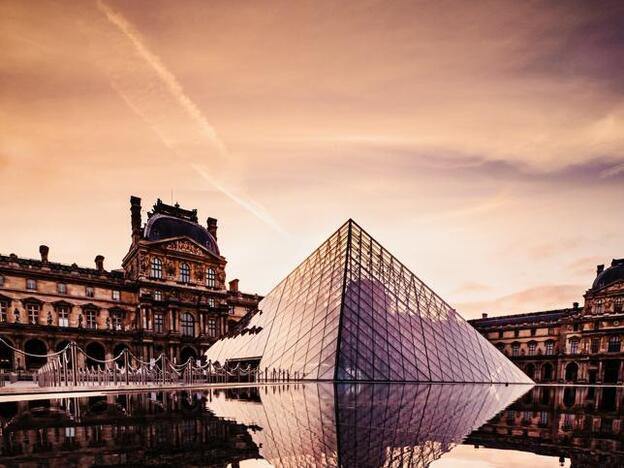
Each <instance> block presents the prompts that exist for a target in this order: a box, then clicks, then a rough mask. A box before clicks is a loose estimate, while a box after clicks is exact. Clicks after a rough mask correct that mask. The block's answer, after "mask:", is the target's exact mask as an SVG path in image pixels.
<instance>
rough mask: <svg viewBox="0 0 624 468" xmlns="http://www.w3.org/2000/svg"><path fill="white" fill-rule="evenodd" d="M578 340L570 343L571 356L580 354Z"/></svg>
mask: <svg viewBox="0 0 624 468" xmlns="http://www.w3.org/2000/svg"><path fill="white" fill-rule="evenodd" d="M578 345H579V342H578V340H572V341H570V354H578Z"/></svg>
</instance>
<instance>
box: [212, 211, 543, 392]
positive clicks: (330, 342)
mask: <svg viewBox="0 0 624 468" xmlns="http://www.w3.org/2000/svg"><path fill="white" fill-rule="evenodd" d="M207 358H208V359H210V360H212V361H219V362H221V363H224V362H231V363H233V362H237V361H255V362H256V363H258V364H259V366H260V369H261V370H262V371H268V372H269V375H270V373H271V372H273V371H276V372H278V371H281V372H282V375H288V377H289V378H291V379H311V380H314V379H320V380H344V381H350V380H357V381H414V382H488V383H490V382H495V383H496V382H510V383H531V382H532V381H531V380H530V379H529V378H528V377H527V376H526V375H525V374H524V373H523V372H522V371H521V370H520V369H519V368H518V367H516V366H515V365H514V364H513V363H512V362H511V361H509V360H508V359H507V358H506V357H505V356H504V355H503V354H501V353H500V351H499V350H497V349H496V348H495V347H494V346H492V345H491V344H490V343H489V342H488V341H487V340H486V339H485V338H484V337H482V336H481V335H480V334H479V333H478V332H477V331H476V330H475V329H474V328H473V327H472V326H470V325H469V324H468V323H467V322H466V321H464V320H463V318H462V317H461V316H460V315H459V314H458V313H457V312H456V311H455V310H454V309H453V308H452V307H450V306H449V305H448V304H447V303H446V302H445V301H444V300H442V299H441V298H440V297H439V296H438V295H437V294H435V293H434V292H433V291H432V290H431V289H429V288H428V287H427V286H426V285H425V284H424V283H423V282H422V281H421V280H420V279H418V278H417V277H416V276H415V275H414V274H413V273H412V272H410V271H409V269H407V268H406V267H405V266H404V265H403V264H402V263H401V262H400V261H398V260H397V259H396V258H395V257H393V256H392V255H391V254H390V253H389V252H388V251H387V250H385V249H384V248H383V247H382V246H381V245H380V244H379V243H378V242H377V241H375V240H374V239H373V238H372V237H371V236H370V235H369V234H368V233H366V232H365V231H364V230H363V229H362V228H361V227H360V226H358V225H357V224H356V223H355V222H354V221H352V220H349V221H348V222H347V223H345V224H344V225H343V226H342V227H341V228H340V229H338V231H336V232H335V233H334V234H333V235H332V236H331V237H330V238H329V239H328V240H327V241H325V242H324V243H323V244H322V245H321V246H320V247H319V248H318V249H317V250H315V251H314V252H313V253H312V254H311V255H310V256H309V257H308V258H307V259H306V260H305V261H304V262H303V263H301V264H300V265H299V266H298V267H297V268H295V270H294V271H293V272H292V273H291V274H290V275H288V276H287V277H286V278H285V279H284V280H283V281H282V282H281V283H279V284H278V285H277V287H276V288H275V289H273V290H272V291H271V292H270V293H269V294H268V295H267V296H266V297H265V298H264V299H263V300H262V301H261V302H260V305H259V308H258V311H257V312H255V314H253V315H252V316H250V317H248V318H247V319H246V321H245V322H244V323H241V325H240V326H239V327H238V328H237V329H236V330H235V331H234V332H233V333H232V334H231V336H227V337H225V338H223V339H221V340H219V341H218V342H217V343H215V345H213V346H212V347H211V348H210V349H209V350H208V352H207Z"/></svg>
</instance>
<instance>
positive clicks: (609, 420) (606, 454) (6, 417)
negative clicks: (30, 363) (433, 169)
mask: <svg viewBox="0 0 624 468" xmlns="http://www.w3.org/2000/svg"><path fill="white" fill-rule="evenodd" d="M623 391H624V390H623V389H622V388H615V387H533V388H531V387H527V386H504V385H459V384H457V385H456V384H449V385H414V384H389V385H385V384H335V385H334V384H331V383H298V384H288V385H286V384H285V385H266V386H259V387H244V388H227V389H205V390H193V391H169V392H157V391H154V392H147V393H145V392H135V393H118V394H110V393H109V394H94V395H90V396H81V397H73V398H50V399H34V400H33V399H31V400H30V401H29V400H26V399H24V400H22V401H7V402H2V403H0V425H1V432H0V441H1V443H0V466H11V467H12V466H15V467H31V466H50V467H55V466H63V467H68V466H94V465H95V466H111V465H125V466H141V465H151V466H157V465H160V466H173V465H177V466H218V467H228V466H231V467H250V466H285V467H303V466H348V467H351V466H353V467H369V466H370V467H375V466H397V467H398V466H416V467H421V466H432V467H436V468H441V467H481V466H483V467H521V466H531V467H532V468H537V467H542V466H544V467H558V466H565V467H580V466H592V467H598V466H600V467H605V466H606V467H610V466H613V467H615V466H618V467H619V466H624V452H623V450H622V442H623V438H624V430H623V429H624V428H622V403H623V399H624V393H623Z"/></svg>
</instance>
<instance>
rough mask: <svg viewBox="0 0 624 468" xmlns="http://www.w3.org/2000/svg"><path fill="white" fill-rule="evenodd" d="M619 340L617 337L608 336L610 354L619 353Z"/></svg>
mask: <svg viewBox="0 0 624 468" xmlns="http://www.w3.org/2000/svg"><path fill="white" fill-rule="evenodd" d="M621 344H622V342H621V340H620V337H619V336H610V337H609V352H610V353H619V352H620V347H621Z"/></svg>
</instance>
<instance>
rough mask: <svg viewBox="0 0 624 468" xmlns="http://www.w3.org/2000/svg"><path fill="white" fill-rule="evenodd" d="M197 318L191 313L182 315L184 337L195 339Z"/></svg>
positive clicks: (181, 329)
mask: <svg viewBox="0 0 624 468" xmlns="http://www.w3.org/2000/svg"><path fill="white" fill-rule="evenodd" d="M195 323H196V320H195V317H194V316H193V314H191V313H189V312H182V313H181V314H180V334H181V335H182V336H188V337H195V336H196V335H195Z"/></svg>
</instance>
